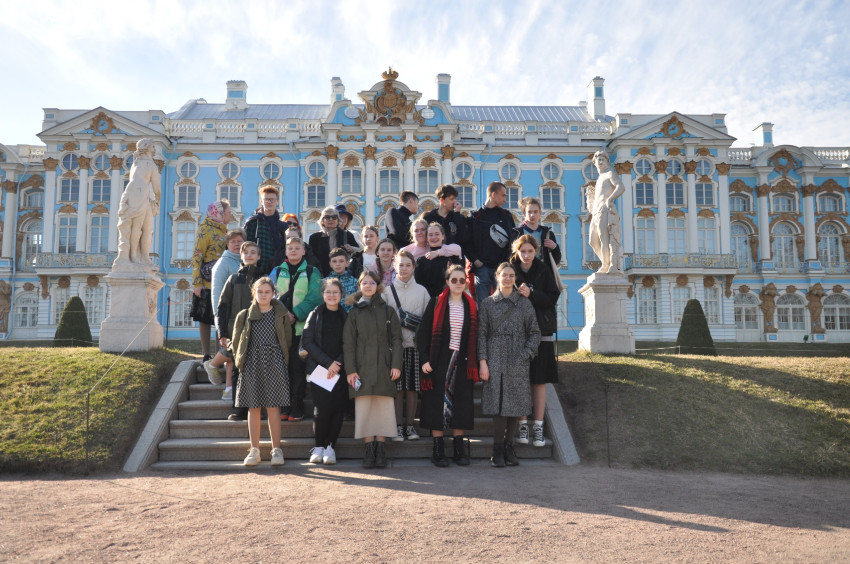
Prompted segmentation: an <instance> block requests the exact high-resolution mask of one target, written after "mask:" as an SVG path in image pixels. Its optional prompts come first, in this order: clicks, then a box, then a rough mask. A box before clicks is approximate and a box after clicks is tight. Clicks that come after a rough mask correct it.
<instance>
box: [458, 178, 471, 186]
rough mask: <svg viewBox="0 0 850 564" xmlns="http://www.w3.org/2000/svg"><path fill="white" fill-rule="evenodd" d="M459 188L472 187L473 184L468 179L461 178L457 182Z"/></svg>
mask: <svg viewBox="0 0 850 564" xmlns="http://www.w3.org/2000/svg"><path fill="white" fill-rule="evenodd" d="M455 184H456V185H457V186H472V182H470V181H469V179H468V178H461V179H460V180H458V181H457V182H455Z"/></svg>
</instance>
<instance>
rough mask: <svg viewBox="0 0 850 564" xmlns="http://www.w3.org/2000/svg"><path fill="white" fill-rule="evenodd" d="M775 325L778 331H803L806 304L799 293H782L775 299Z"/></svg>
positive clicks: (804, 327)
mask: <svg viewBox="0 0 850 564" xmlns="http://www.w3.org/2000/svg"><path fill="white" fill-rule="evenodd" d="M776 326H777V327H778V328H779V330H780V331H805V329H806V304H805V300H804V299H803V296H801V295H799V294H783V295H781V296H779V298H778V299H777V300H776Z"/></svg>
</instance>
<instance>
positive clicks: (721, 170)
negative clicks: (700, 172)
mask: <svg viewBox="0 0 850 564" xmlns="http://www.w3.org/2000/svg"><path fill="white" fill-rule="evenodd" d="M714 166H715V168H717V173H718V174H721V175H727V174H729V168H730V167H731V165H730V164H729V163H717V164H716V165H714Z"/></svg>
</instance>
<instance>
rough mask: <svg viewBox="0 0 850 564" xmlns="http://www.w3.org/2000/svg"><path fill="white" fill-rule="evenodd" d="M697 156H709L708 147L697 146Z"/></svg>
mask: <svg viewBox="0 0 850 564" xmlns="http://www.w3.org/2000/svg"><path fill="white" fill-rule="evenodd" d="M697 156H699V157H710V156H711V151H710V150H709V149H708V147H699V148H698V149H697Z"/></svg>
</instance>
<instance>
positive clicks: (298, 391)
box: [287, 335, 307, 407]
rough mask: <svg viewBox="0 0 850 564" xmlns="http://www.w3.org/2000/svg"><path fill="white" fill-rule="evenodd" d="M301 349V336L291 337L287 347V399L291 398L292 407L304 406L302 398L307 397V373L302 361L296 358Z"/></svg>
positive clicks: (298, 357)
mask: <svg viewBox="0 0 850 564" xmlns="http://www.w3.org/2000/svg"><path fill="white" fill-rule="evenodd" d="M299 348H301V336H300V335H299V336H295V335H293V337H292V346H290V347H289V366H288V367H287V369H288V372H289V397H290V398H292V406H293V407H294V406H300V407H303V406H304V396H306V395H307V373H306V368H307V367H306V366H305V365H304V361H303V360H301V357H300V356H298V349H299Z"/></svg>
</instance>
